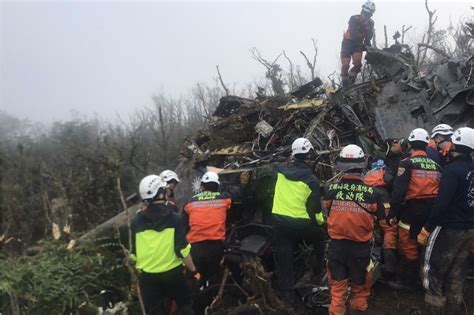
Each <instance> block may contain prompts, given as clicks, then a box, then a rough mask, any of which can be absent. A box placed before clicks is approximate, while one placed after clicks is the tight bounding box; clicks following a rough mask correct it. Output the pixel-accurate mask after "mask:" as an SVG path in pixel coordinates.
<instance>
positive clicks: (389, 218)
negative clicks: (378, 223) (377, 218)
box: [385, 213, 398, 226]
mask: <svg viewBox="0 0 474 315" xmlns="http://www.w3.org/2000/svg"><path fill="white" fill-rule="evenodd" d="M385 222H387V224H388V225H390V226H392V225H394V224H397V222H398V220H397V216H396V215H394V214H393V213H392V214H391V213H389V214H388V215H387V216H386V217H385Z"/></svg>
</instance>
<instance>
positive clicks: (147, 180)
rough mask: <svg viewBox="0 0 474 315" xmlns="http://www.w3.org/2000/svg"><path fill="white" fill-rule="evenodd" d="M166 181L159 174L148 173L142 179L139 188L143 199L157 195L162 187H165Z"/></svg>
mask: <svg viewBox="0 0 474 315" xmlns="http://www.w3.org/2000/svg"><path fill="white" fill-rule="evenodd" d="M165 187H166V182H164V181H163V180H162V179H161V177H160V176H158V175H148V176H146V177H144V178H143V179H142V181H141V182H140V185H139V186H138V190H139V192H140V197H142V200H147V199H152V198H154V197H155V196H156V194H157V193H158V191H159V190H160V188H165Z"/></svg>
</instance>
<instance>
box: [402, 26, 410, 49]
mask: <svg viewBox="0 0 474 315" xmlns="http://www.w3.org/2000/svg"><path fill="white" fill-rule="evenodd" d="M411 28H412V26H411V25H410V26H408V27H407V28H405V24H403V25H402V40H401V44H402V45H404V44H405V34H406V33H407V32H408V31H409V30H411Z"/></svg>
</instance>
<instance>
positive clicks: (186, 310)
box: [177, 304, 194, 315]
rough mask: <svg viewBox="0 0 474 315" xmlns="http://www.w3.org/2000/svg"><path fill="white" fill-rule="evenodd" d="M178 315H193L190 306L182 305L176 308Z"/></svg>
mask: <svg viewBox="0 0 474 315" xmlns="http://www.w3.org/2000/svg"><path fill="white" fill-rule="evenodd" d="M177 314H178V315H193V314H194V311H193V306H192V305H191V304H184V305H181V306H179V307H178V312H177Z"/></svg>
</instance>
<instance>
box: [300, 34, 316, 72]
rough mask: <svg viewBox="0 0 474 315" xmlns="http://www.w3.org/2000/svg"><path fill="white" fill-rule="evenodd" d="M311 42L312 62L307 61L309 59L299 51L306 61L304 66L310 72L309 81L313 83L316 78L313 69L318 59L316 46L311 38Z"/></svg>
mask: <svg viewBox="0 0 474 315" xmlns="http://www.w3.org/2000/svg"><path fill="white" fill-rule="evenodd" d="M311 41H312V42H313V49H314V54H313V60H312V61H309V58H308V57H307V56H306V55H305V53H304V52H303V51H301V50H300V54H301V55H303V57H304V59H305V60H306V65H307V66H308V68H309V70H310V71H311V81H313V80H314V79H315V78H316V75H315V69H316V59H317V58H318V45H317V42H316V40H315V39H314V38H311Z"/></svg>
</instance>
